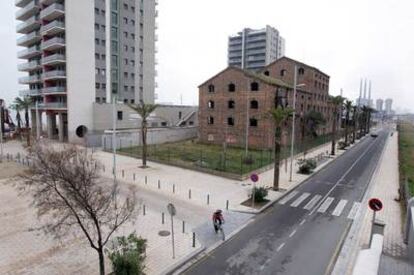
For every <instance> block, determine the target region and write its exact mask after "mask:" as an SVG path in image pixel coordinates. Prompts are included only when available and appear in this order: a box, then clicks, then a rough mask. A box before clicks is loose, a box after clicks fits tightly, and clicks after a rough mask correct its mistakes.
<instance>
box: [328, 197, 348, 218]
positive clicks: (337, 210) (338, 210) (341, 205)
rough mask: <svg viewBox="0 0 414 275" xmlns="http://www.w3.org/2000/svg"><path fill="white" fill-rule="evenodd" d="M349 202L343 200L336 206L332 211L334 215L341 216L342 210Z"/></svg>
mask: <svg viewBox="0 0 414 275" xmlns="http://www.w3.org/2000/svg"><path fill="white" fill-rule="evenodd" d="M347 203H348V201H347V200H341V201H340V202H339V203H338V205H337V206H336V207H335V210H334V211H333V212H332V215H334V216H340V215H341V213H342V211H344V208H345V205H346V204H347Z"/></svg>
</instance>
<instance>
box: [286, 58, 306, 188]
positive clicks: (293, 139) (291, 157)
mask: <svg viewBox="0 0 414 275" xmlns="http://www.w3.org/2000/svg"><path fill="white" fill-rule="evenodd" d="M297 73H298V67H297V66H296V65H295V72H294V77H293V115H292V137H291V143H290V175H289V181H292V175H293V149H294V143H295V117H296V88H298V87H304V86H305V84H299V85H298V84H297V81H298V79H297V78H298V75H297Z"/></svg>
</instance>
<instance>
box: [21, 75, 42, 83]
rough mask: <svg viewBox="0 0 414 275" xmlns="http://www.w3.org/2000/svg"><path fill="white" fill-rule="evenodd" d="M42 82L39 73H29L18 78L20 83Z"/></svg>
mask: <svg viewBox="0 0 414 275" xmlns="http://www.w3.org/2000/svg"><path fill="white" fill-rule="evenodd" d="M40 82H42V78H41V76H40V75H30V76H24V77H20V78H19V83H20V84H34V83H40Z"/></svg>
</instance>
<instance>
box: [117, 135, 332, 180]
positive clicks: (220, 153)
mask: <svg viewBox="0 0 414 275" xmlns="http://www.w3.org/2000/svg"><path fill="white" fill-rule="evenodd" d="M327 141H328V138H327V137H318V138H315V139H311V140H308V141H307V142H306V144H305V145H301V144H300V145H298V146H297V147H296V148H295V149H296V150H295V151H296V153H299V152H303V151H304V150H309V149H310V148H313V147H315V146H318V145H321V144H323V143H324V142H327ZM120 153H122V154H125V155H129V156H133V157H139V158H140V157H141V148H140V147H130V148H124V149H121V150H120ZM289 154H290V147H288V146H287V147H283V148H282V153H281V157H282V158H286V157H288V156H289ZM148 159H150V160H154V161H161V162H164V163H168V164H171V165H177V166H184V167H188V168H193V169H197V168H204V169H208V170H213V171H222V172H227V173H232V174H237V175H243V174H246V173H249V172H251V171H254V170H256V169H259V168H261V167H264V166H267V165H269V164H271V163H273V152H272V150H254V149H249V152H248V154H247V157H246V151H245V149H244V148H240V147H227V149H226V150H224V148H223V146H219V145H211V144H201V143H198V142H196V141H185V142H177V143H168V144H161V145H151V146H148Z"/></svg>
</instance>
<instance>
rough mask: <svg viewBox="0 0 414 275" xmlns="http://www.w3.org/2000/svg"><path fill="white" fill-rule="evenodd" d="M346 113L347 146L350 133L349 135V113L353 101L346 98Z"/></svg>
mask: <svg viewBox="0 0 414 275" xmlns="http://www.w3.org/2000/svg"><path fill="white" fill-rule="evenodd" d="M344 107H345V110H346V115H345V146H348V138H349V137H348V135H349V115H350V113H351V110H352V101H350V100H346V101H345V104H344Z"/></svg>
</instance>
